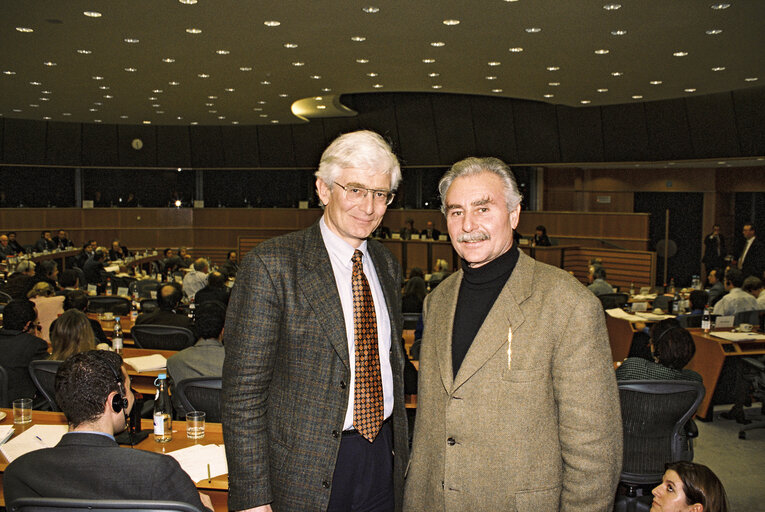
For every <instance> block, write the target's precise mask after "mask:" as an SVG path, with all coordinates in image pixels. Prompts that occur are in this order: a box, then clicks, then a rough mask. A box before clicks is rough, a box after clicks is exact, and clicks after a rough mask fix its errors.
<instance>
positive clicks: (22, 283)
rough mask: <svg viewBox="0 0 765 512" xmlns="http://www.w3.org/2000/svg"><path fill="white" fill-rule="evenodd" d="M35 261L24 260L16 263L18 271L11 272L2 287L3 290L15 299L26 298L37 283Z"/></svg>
mask: <svg viewBox="0 0 765 512" xmlns="http://www.w3.org/2000/svg"><path fill="white" fill-rule="evenodd" d="M35 266H36V265H35V263H34V262H33V261H29V260H24V261H22V262H21V263H19V264H18V265H16V271H15V272H14V273H13V274H11V276H10V277H9V278H8V280H7V281H6V283H5V284H4V285H3V287H2V291H3V292H5V293H7V294H8V295H10V296H11V298H13V299H26V298H27V293H29V290H31V289H32V287H33V286H34V285H35V282H36V280H35V277H34V276H35Z"/></svg>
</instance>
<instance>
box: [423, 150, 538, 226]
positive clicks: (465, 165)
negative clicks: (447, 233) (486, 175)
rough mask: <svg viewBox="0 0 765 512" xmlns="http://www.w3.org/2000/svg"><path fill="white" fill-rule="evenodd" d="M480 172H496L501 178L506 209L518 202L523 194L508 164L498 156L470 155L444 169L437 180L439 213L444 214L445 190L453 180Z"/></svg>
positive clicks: (510, 209) (516, 204)
mask: <svg viewBox="0 0 765 512" xmlns="http://www.w3.org/2000/svg"><path fill="white" fill-rule="evenodd" d="M482 172H490V173H493V174H496V175H497V176H499V177H500V179H502V183H503V184H504V186H505V202H506V203H507V211H512V210H513V209H514V208H515V207H516V206H518V205H519V204H520V202H521V200H522V199H523V196H522V195H521V192H520V191H519V190H518V184H517V183H516V181H515V176H514V175H513V171H511V170H510V166H508V165H507V164H506V163H505V162H503V161H502V160H500V159H499V158H493V157H487V158H476V157H470V158H465V159H464V160H460V161H459V162H457V163H455V164H454V165H452V167H451V168H450V169H449V170H448V171H446V174H444V175H443V176H442V177H441V181H439V182H438V193H439V194H440V195H441V213H443V214H444V215H445V214H446V192H447V191H448V190H449V187H451V186H452V183H453V182H454V180H456V179H457V178H460V177H462V176H474V175H476V174H481V173H482Z"/></svg>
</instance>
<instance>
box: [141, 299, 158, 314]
mask: <svg viewBox="0 0 765 512" xmlns="http://www.w3.org/2000/svg"><path fill="white" fill-rule="evenodd" d="M157 309H159V302H158V301H157V299H143V300H141V313H151V312H152V311H156V310H157Z"/></svg>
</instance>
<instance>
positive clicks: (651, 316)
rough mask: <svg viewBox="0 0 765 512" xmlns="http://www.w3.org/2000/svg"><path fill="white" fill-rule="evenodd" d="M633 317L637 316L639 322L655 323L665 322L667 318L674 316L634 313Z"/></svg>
mask: <svg viewBox="0 0 765 512" xmlns="http://www.w3.org/2000/svg"><path fill="white" fill-rule="evenodd" d="M635 315H637V316H638V317H640V319H641V320H644V321H645V320H655V321H657V322H658V321H660V320H666V319H667V318H675V315H657V314H656V313H648V312H645V313H635Z"/></svg>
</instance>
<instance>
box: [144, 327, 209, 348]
mask: <svg viewBox="0 0 765 512" xmlns="http://www.w3.org/2000/svg"><path fill="white" fill-rule="evenodd" d="M130 334H131V335H132V336H133V340H134V341H135V344H136V346H137V347H138V348H148V349H154V350H183V349H184V348H186V347H190V346H191V345H193V344H194V342H195V341H196V340H195V339H194V333H192V332H191V331H190V330H188V329H186V328H185V327H175V326H172V325H153V324H138V325H134V326H133V328H132V329H131V330H130Z"/></svg>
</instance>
